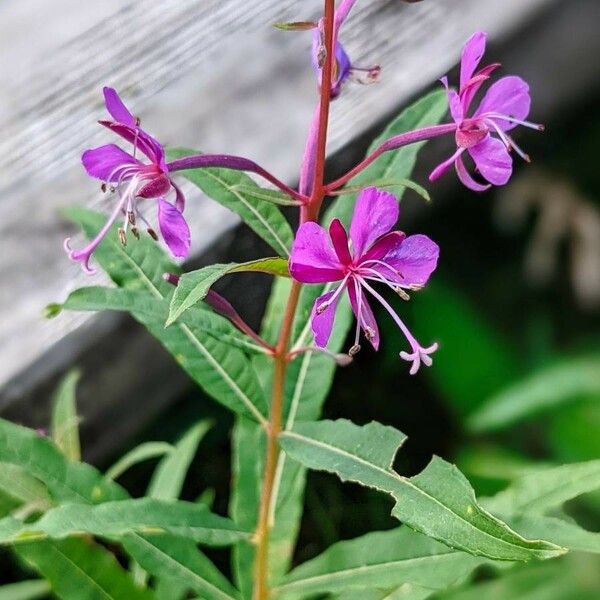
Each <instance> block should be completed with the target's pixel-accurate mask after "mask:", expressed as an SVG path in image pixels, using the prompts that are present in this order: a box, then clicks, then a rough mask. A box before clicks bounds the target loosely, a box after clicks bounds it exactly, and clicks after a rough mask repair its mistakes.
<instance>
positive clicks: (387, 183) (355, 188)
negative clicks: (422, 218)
mask: <svg viewBox="0 0 600 600" xmlns="http://www.w3.org/2000/svg"><path fill="white" fill-rule="evenodd" d="M365 187H376V188H379V189H384V190H386V191H387V190H389V191H390V192H392V193H393V192H394V191H396V192H397V191H398V189H400V188H408V189H409V190H413V191H414V192H416V193H417V194H418V195H419V196H421V198H423V200H425V201H426V202H431V196H430V195H429V192H428V191H427V190H426V189H425V188H424V187H423V186H422V185H419V184H418V183H415V182H414V181H412V180H410V179H375V180H373V181H369V182H365V183H363V184H357V185H348V186H346V187H344V188H342V189H341V190H339V191H335V192H332V195H333V196H344V195H346V194H358V193H360V192H361V190H363V189H364V188H365Z"/></svg>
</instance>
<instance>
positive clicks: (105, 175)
mask: <svg viewBox="0 0 600 600" xmlns="http://www.w3.org/2000/svg"><path fill="white" fill-rule="evenodd" d="M81 162H82V163H83V166H84V168H85V170H86V171H87V173H88V175H90V176H91V177H96V178H98V179H101V180H102V181H109V182H114V181H117V180H118V179H119V175H120V174H121V173H122V171H123V169H125V168H127V167H139V168H142V167H143V165H142V163H141V162H140V161H139V160H137V159H135V158H133V156H131V154H128V153H127V152H125V151H124V150H121V148H119V146H116V145H115V144H107V145H106V146H100V147H99V148H92V149H91V150H86V151H85V152H84V153H83V154H82V155H81Z"/></svg>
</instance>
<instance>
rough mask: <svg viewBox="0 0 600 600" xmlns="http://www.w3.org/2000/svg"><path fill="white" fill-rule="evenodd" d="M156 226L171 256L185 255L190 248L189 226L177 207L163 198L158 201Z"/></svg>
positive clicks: (181, 256)
mask: <svg viewBox="0 0 600 600" xmlns="http://www.w3.org/2000/svg"><path fill="white" fill-rule="evenodd" d="M158 226H159V228H160V233H161V235H162V237H163V239H164V240H165V243H166V244H167V246H168V247H169V250H170V251H171V253H172V254H173V256H178V257H180V258H183V257H185V256H187V254H188V252H189V250H190V228H189V227H188V224H187V223H186V221H185V219H184V217H183V215H182V214H181V213H180V212H179V211H178V210H177V208H176V207H175V206H173V205H172V204H171V203H170V202H167V201H166V200H164V199H163V198H160V199H159V201H158Z"/></svg>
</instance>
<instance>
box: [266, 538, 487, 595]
mask: <svg viewBox="0 0 600 600" xmlns="http://www.w3.org/2000/svg"><path fill="white" fill-rule="evenodd" d="M485 560H486V559H482V558H479V557H475V556H472V555H470V554H467V553H465V552H457V551H455V550H451V549H450V548H448V546H445V545H444V544H440V543H439V542H436V541H435V540H432V539H431V538H428V537H426V536H424V535H421V534H419V533H416V532H415V531H412V530H411V529H409V528H408V527H400V528H398V529H393V530H390V531H383V532H377V533H369V534H367V535H365V536H362V537H360V538H357V539H354V540H349V541H344V542H339V543H337V544H334V545H333V546H331V547H330V548H328V549H327V550H326V551H325V552H323V554H320V555H319V556H317V557H316V558H314V559H312V560H310V561H308V562H307V563H304V564H303V565H300V566H299V567H296V568H295V569H294V570H293V571H291V573H289V574H288V575H287V576H286V577H285V578H284V580H283V582H282V584H281V586H278V587H277V588H276V589H275V590H274V595H275V597H276V598H282V599H283V598H304V597H306V596H309V595H311V594H318V593H321V594H324V593H334V592H345V593H347V592H351V591H353V590H359V589H361V588H362V589H374V588H378V589H392V588H395V587H397V586H400V585H403V584H410V585H411V586H425V587H428V588H431V589H432V590H443V589H445V588H447V587H449V586H450V585H452V584H454V583H456V582H457V581H460V580H462V579H463V578H465V577H466V576H467V575H468V574H469V573H470V572H471V571H473V569H475V568H476V567H477V566H479V565H480V564H482V563H483V562H485Z"/></svg>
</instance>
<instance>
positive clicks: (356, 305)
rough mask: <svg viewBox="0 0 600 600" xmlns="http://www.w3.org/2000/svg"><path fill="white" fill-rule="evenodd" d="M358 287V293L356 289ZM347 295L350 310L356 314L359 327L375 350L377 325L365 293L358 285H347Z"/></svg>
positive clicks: (376, 345)
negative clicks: (350, 306)
mask: <svg viewBox="0 0 600 600" xmlns="http://www.w3.org/2000/svg"><path fill="white" fill-rule="evenodd" d="M356 287H357V288H358V293H357V289H356ZM348 296H350V304H351V305H352V311H353V312H354V315H355V316H356V319H357V321H358V324H359V326H360V328H361V329H362V330H363V332H364V334H365V336H366V338H367V339H368V340H369V342H371V345H372V346H373V348H375V350H379V327H378V326H377V321H376V320H375V315H374V314H373V311H372V310H371V305H370V304H369V301H368V300H367V295H366V293H365V292H364V291H363V289H362V288H361V287H360V286H354V285H352V284H350V285H348Z"/></svg>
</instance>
